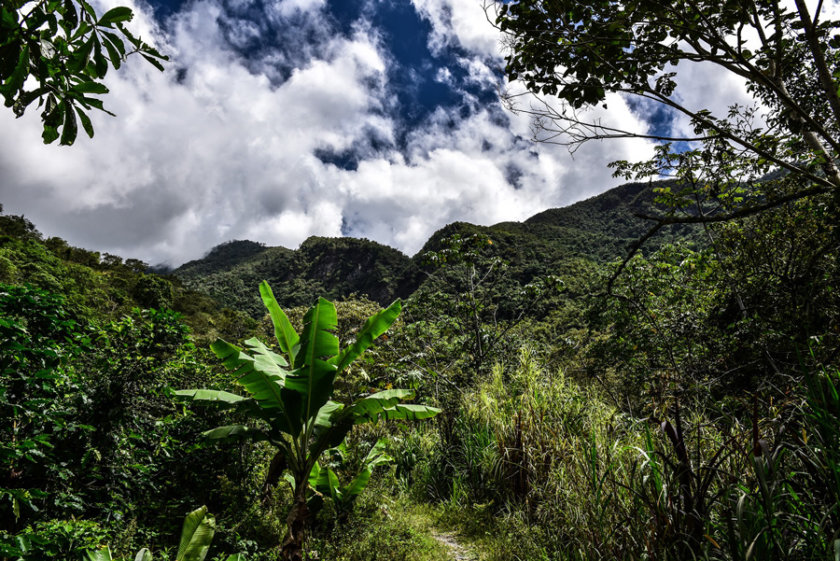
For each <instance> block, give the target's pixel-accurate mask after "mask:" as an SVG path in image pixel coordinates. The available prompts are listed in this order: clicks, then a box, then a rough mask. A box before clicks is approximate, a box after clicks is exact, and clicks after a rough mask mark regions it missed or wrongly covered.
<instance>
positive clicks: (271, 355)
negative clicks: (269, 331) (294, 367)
mask: <svg viewBox="0 0 840 561" xmlns="http://www.w3.org/2000/svg"><path fill="white" fill-rule="evenodd" d="M245 345H247V346H248V347H250V348H251V350H252V351H254V353H255V354H256V356H255V357H254V360H255V361H256V362H260V363H265V365H266V368H269V367H272V366H274V367H276V366H289V363H288V361H287V360H286V359H285V358H283V357H282V356H280V355H278V354H277V353H275V352H273V351H272V350H271V349H269V348H268V347H266V346H265V345H264V344H263V342H262V341H260V340H259V339H257V338H256V337H252V338H250V339H248V340H247V341H245ZM277 370H278V371H277V373H278V374H280V375H282V376H285V373H286V371H285V370H282V369H279V368H278V369H277Z"/></svg>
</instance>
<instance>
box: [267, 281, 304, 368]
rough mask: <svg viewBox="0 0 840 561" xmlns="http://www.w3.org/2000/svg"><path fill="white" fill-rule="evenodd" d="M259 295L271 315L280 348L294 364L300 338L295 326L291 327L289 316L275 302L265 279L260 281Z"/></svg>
mask: <svg viewBox="0 0 840 561" xmlns="http://www.w3.org/2000/svg"><path fill="white" fill-rule="evenodd" d="M260 296H261V297H262V301H263V304H264V305H265V307H266V309H267V310H268V314H269V316H271V323H273V324H274V336H275V337H276V338H277V344H278V345H280V350H282V351H283V352H284V353H286V354H287V355H289V359H290V360H291V362H292V364H294V362H295V355H297V351H298V343H299V341H300V338H299V337H298V334H297V332H296V331H295V328H294V327H292V324H291V322H290V321H289V318H288V317H287V316H286V314H285V312H283V310H282V309H281V308H280V305H279V304H278V303H277V299H276V298H274V293H273V292H272V291H271V287H270V286H268V282H266V281H262V282H261V283H260Z"/></svg>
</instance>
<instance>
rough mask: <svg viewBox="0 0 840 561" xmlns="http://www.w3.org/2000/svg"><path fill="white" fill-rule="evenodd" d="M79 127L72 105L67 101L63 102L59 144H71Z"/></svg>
mask: <svg viewBox="0 0 840 561" xmlns="http://www.w3.org/2000/svg"><path fill="white" fill-rule="evenodd" d="M78 132H79V129H78V125H77V124H76V112H75V111H74V110H73V106H72V105H71V104H69V103H65V104H64V128H63V129H62V131H61V144H62V145H63V146H72V145H73V143H74V142H75V141H76V135H77V134H78Z"/></svg>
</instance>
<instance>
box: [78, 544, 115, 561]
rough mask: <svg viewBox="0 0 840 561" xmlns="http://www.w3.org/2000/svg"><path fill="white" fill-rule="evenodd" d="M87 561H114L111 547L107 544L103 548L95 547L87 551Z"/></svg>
mask: <svg viewBox="0 0 840 561" xmlns="http://www.w3.org/2000/svg"><path fill="white" fill-rule="evenodd" d="M85 557H86V558H87V561H112V559H113V557H111V549H110V548H109V547H108V546H107V545H106V546H105V547H103V548H101V549H94V550H90V551H86V552H85Z"/></svg>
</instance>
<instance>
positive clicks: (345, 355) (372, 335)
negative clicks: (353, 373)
mask: <svg viewBox="0 0 840 561" xmlns="http://www.w3.org/2000/svg"><path fill="white" fill-rule="evenodd" d="M401 311H402V302H400V301H399V300H397V301H396V302H394V303H393V304H391V305H390V306H388V307H387V308H385V309H384V310H382V311H381V312H379V313H378V314H375V315H373V316H371V317H369V318H368V320H367V321H366V322H365V324H364V325H363V326H362V329H361V330H360V331H359V333H358V334H357V335H356V340H355V341H354V342H353V344H351V345H349V346H347V347H346V348H345V349H344V350H343V351H341V354H340V355H339V356H338V358H337V360H336V366H337V367H338V370H339V371H342V370H344V369H345V368H347V367H348V366H349V365H350V363H352V362H353V361H354V360H356V358H358V357H359V355H361V354H362V353H363V352H365V350H367V349H368V347H370V346H371V345H372V344H373V342H374V341H375V340H376V339H377V338H378V337H380V336H381V335H382V334H383V333H385V332H386V331H388V328H389V327H391V325H392V324H393V323H394V322H395V321H396V320H397V317H399V315H400V312H401Z"/></svg>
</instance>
